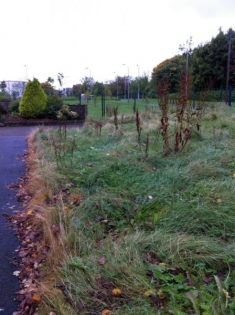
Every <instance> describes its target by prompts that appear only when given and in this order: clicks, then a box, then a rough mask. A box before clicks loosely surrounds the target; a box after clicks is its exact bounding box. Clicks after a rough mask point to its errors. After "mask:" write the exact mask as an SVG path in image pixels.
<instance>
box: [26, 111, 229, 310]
mask: <svg viewBox="0 0 235 315" xmlns="http://www.w3.org/2000/svg"><path fill="white" fill-rule="evenodd" d="M159 119H160V118H159V113H158V112H157V111H154V112H153V111H144V112H142V113H141V114H140V125H141V134H138V133H137V131H136V125H135V123H136V122H135V117H134V116H133V115H132V114H129V115H127V114H126V115H120V116H118V117H112V116H111V117H109V118H107V119H106V120H105V121H103V122H102V124H101V125H99V128H97V122H96V121H94V119H93V120H92V119H91V120H87V121H86V123H85V125H84V127H83V128H82V129H81V130H79V129H73V130H69V131H68V130H66V126H64V127H63V128H62V129H61V128H60V129H58V130H51V131H44V130H43V129H40V130H38V132H36V133H35V134H33V135H31V137H30V140H29V142H30V144H31V145H32V146H33V152H34V157H33V161H32V163H33V170H32V173H31V176H30V177H31V178H34V181H33V180H32V181H29V185H28V191H29V193H30V194H31V196H32V199H31V200H32V201H31V205H30V207H32V203H33V202H34V206H38V204H39V203H40V205H41V206H43V209H44V210H43V211H41V212H40V213H39V214H37V218H40V220H41V222H42V223H43V227H44V241H45V243H47V244H48V246H49V248H50V251H49V255H48V258H47V267H46V269H45V273H46V274H47V275H48V276H47V277H46V278H45V279H44V280H43V279H42V281H41V291H42V292H41V293H42V295H43V302H44V304H42V305H41V306H40V309H39V310H40V314H41V315H43V314H49V312H52V311H53V312H54V313H56V314H57V315H58V314H60V315H65V314H66V315H67V314H102V315H105V314H106V315H107V314H116V315H119V314H120V315H121V314H135V315H142V314H159V315H162V314H177V315H184V314H203V315H210V314H211V315H216V314H234V311H235V297H234V294H235V286H234V281H233V278H234V275H235V268H234V258H235V243H234V240H235V230H234V219H235V214H234V204H235V195H234V193H233V192H234V185H235V182H234V180H235V179H234V173H235V162H234V156H235V150H234V149H235V146H234V136H235V128H234V122H235V111H234V109H233V108H225V107H217V108H213V109H212V108H208V109H207V111H206V114H205V116H204V117H203V119H202V122H201V130H200V132H196V131H195V132H194V133H192V134H191V137H190V140H189V143H188V144H187V146H186V147H185V149H184V151H182V152H179V153H177V154H175V153H173V152H168V154H167V155H166V154H165V152H164V150H163V143H162V137H161V133H160V131H159V128H158V126H159ZM170 125H171V129H170V130H171V131H170V134H171V132H172V133H173V130H174V116H173V115H172V117H171V120H170ZM138 136H140V139H139V138H138ZM146 139H148V141H147V140H146ZM35 154H36V156H35ZM35 185H36V186H35ZM39 196H40V197H39ZM48 272H49V273H48Z"/></svg>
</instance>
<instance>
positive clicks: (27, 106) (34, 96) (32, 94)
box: [19, 78, 47, 118]
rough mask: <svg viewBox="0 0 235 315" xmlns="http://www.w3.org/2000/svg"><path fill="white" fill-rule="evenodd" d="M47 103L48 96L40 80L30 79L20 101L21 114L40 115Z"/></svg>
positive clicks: (24, 115) (23, 115)
mask: <svg viewBox="0 0 235 315" xmlns="http://www.w3.org/2000/svg"><path fill="white" fill-rule="evenodd" d="M46 104H47V96H46V94H45V92H44V91H43V89H42V87H41V85H40V83H39V81H38V80H37V79H36V78H34V79H33V81H31V80H29V82H28V83H27V84H26V87H25V90H24V94H23V96H22V99H21V101H20V106H19V112H20V115H21V116H22V117H24V118H36V117H40V116H42V114H43V112H44V110H45V109H46Z"/></svg>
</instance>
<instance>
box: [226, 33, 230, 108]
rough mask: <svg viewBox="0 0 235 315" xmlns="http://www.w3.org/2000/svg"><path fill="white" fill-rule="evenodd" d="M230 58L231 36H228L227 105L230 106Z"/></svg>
mask: <svg viewBox="0 0 235 315" xmlns="http://www.w3.org/2000/svg"><path fill="white" fill-rule="evenodd" d="M230 56H231V34H230V33H229V34H228V63H227V75H226V104H228V101H229V100H228V98H229V97H228V94H229V93H228V88H229V72H230Z"/></svg>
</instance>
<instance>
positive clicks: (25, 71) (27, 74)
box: [24, 65, 28, 81]
mask: <svg viewBox="0 0 235 315" xmlns="http://www.w3.org/2000/svg"><path fill="white" fill-rule="evenodd" d="M24 66H25V73H26V81H27V80H28V72H27V66H26V65H24Z"/></svg>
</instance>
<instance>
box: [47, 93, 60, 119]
mask: <svg viewBox="0 0 235 315" xmlns="http://www.w3.org/2000/svg"><path fill="white" fill-rule="evenodd" d="M62 105H63V102H62V100H61V99H60V98H59V97H58V96H57V95H50V96H48V97H47V104H46V109H45V110H44V112H43V117H46V118H52V119H57V112H58V111H59V110H60V109H61V107H62Z"/></svg>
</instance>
